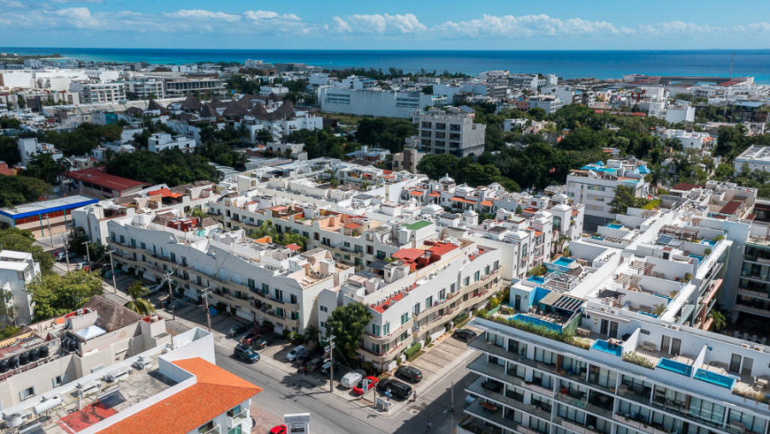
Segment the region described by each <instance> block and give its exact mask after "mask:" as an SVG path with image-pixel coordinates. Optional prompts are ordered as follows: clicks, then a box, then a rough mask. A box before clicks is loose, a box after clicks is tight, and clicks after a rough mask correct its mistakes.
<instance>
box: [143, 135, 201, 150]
mask: <svg viewBox="0 0 770 434" xmlns="http://www.w3.org/2000/svg"><path fill="white" fill-rule="evenodd" d="M147 144H148V145H147V148H148V149H149V150H150V152H155V153H160V152H163V151H166V150H169V149H178V150H180V151H182V152H193V151H195V147H196V143H195V139H193V138H190V137H183V136H181V137H180V136H172V135H171V134H168V133H155V134H153V135H151V136H150V138H149V139H148V141H147Z"/></svg>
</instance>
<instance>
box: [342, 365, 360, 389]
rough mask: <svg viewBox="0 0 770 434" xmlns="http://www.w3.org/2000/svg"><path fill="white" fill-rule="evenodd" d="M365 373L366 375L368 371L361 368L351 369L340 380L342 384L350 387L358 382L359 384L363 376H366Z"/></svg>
mask: <svg viewBox="0 0 770 434" xmlns="http://www.w3.org/2000/svg"><path fill="white" fill-rule="evenodd" d="M364 375H366V372H364V371H363V370H361V369H356V370H355V371H350V372H348V373H347V374H345V376H344V377H342V380H340V386H342V387H345V388H347V389H350V388H352V387H353V386H355V385H356V384H358V382H359V381H361V379H362V378H364Z"/></svg>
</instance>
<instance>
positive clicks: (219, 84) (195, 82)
mask: <svg viewBox="0 0 770 434" xmlns="http://www.w3.org/2000/svg"><path fill="white" fill-rule="evenodd" d="M196 93H197V94H200V95H207V94H212V95H222V94H224V93H225V82H224V80H222V79H221V78H214V77H199V78H191V77H186V78H170V79H166V80H165V94H166V98H178V97H181V96H187V95H194V94H196Z"/></svg>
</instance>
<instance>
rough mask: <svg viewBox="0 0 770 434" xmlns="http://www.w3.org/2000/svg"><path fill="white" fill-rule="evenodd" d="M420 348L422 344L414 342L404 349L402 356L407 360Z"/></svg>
mask: <svg viewBox="0 0 770 434" xmlns="http://www.w3.org/2000/svg"><path fill="white" fill-rule="evenodd" d="M421 348H422V345H421V344H420V343H419V342H415V343H414V344H412V346H410V347H409V348H407V349H406V350H405V351H404V357H406V359H407V360H409V359H411V358H412V356H414V355H415V354H417V352H418V351H420V349H421Z"/></svg>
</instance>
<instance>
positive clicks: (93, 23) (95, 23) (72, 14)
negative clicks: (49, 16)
mask: <svg viewBox="0 0 770 434" xmlns="http://www.w3.org/2000/svg"><path fill="white" fill-rule="evenodd" d="M54 14H56V15H58V16H59V17H62V18H64V19H65V20H67V21H68V22H69V23H70V25H72V26H73V27H75V28H77V29H95V28H99V27H101V22H100V21H99V20H98V19H97V18H96V17H94V16H93V15H91V11H90V10H89V9H88V8H84V7H79V8H66V9H58V10H56V11H55V12H54Z"/></svg>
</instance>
